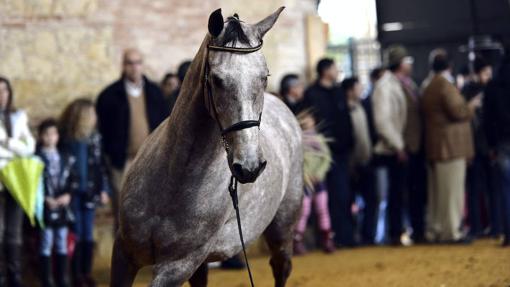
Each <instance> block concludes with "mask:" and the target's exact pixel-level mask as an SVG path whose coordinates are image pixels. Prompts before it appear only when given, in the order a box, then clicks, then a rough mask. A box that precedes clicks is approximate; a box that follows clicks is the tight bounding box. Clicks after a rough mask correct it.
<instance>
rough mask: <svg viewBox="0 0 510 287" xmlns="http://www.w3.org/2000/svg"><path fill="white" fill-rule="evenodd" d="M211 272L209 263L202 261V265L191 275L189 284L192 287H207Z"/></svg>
mask: <svg viewBox="0 0 510 287" xmlns="http://www.w3.org/2000/svg"><path fill="white" fill-rule="evenodd" d="M208 273H209V268H208V267H207V263H205V262H204V263H202V265H200V267H198V269H197V271H195V273H194V274H193V276H191V278H190V279H189V284H190V285H191V287H206V286H207V274H208Z"/></svg>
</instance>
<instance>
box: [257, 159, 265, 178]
mask: <svg viewBox="0 0 510 287" xmlns="http://www.w3.org/2000/svg"><path fill="white" fill-rule="evenodd" d="M266 165H267V161H263V162H262V163H261V164H260V166H259V168H258V169H257V176H259V175H260V174H261V173H262V172H263V171H264V169H265V168H266Z"/></svg>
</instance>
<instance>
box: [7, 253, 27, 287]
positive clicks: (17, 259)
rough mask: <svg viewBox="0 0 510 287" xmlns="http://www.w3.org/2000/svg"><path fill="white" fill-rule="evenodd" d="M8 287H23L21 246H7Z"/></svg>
mask: <svg viewBox="0 0 510 287" xmlns="http://www.w3.org/2000/svg"><path fill="white" fill-rule="evenodd" d="M6 255H7V283H8V284H7V286H9V287H21V286H23V284H22V279H21V246H20V245H15V244H8V245H7V254H6Z"/></svg>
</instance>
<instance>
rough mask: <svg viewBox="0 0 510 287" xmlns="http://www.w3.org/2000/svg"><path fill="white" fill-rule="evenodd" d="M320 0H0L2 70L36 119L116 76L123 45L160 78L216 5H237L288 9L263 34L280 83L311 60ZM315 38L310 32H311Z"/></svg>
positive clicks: (252, 11)
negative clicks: (312, 25) (312, 18)
mask: <svg viewBox="0 0 510 287" xmlns="http://www.w3.org/2000/svg"><path fill="white" fill-rule="evenodd" d="M315 2H316V1H315V0H275V1H272V0H261V1H251V0H208V1H204V0H186V1H183V0H2V1H0V39H1V40H0V74H2V75H5V76H7V77H8V78H10V79H11V80H12V82H13V85H14V88H15V94H16V99H15V104H16V106H18V107H21V108H24V109H26V110H27V111H28V112H29V114H30V116H31V118H32V123H36V122H37V121H38V120H39V119H41V118H42V117H45V116H49V115H56V114H58V113H59V112H60V111H61V109H62V108H63V107H64V106H65V105H66V104H67V103H68V102H69V101H70V100H72V99H73V98H76V97H81V96H87V97H91V98H93V97H95V96H96V95H97V93H98V92H99V91H100V90H101V89H102V88H103V87H104V86H105V85H106V84H108V83H109V82H111V81H113V80H114V79H116V78H117V77H118V76H119V73H120V71H119V68H120V55H121V52H122V50H123V49H124V48H126V47H137V48H139V49H141V50H142V52H143V53H144V54H145V63H146V70H147V74H148V75H149V76H150V77H151V78H152V79H154V80H158V81H159V79H160V78H161V76H162V75H163V74H164V73H165V72H167V71H173V70H175V69H176V68H177V66H178V64H179V63H180V62H181V61H183V60H184V59H190V58H192V57H193V56H194V54H195V52H196V50H197V49H198V46H199V44H200V43H201V41H202V39H203V37H204V35H205V34H206V32H207V20H208V16H209V14H210V12H211V11H213V10H214V9H216V8H218V7H222V8H223V11H224V15H229V14H232V13H233V12H238V13H239V15H240V16H241V19H243V20H245V21H247V22H256V21H258V20H260V19H262V18H263V17H265V16H267V15H268V14H269V13H271V12H272V11H274V10H275V9H276V8H277V7H279V6H281V5H285V6H286V7H287V9H286V10H285V11H284V14H282V16H281V17H280V20H279V22H278V23H277V24H276V26H275V27H274V29H273V30H272V31H270V32H269V33H268V35H267V36H266V39H265V47H264V50H263V51H264V53H265V55H266V57H267V60H268V65H269V68H270V71H271V74H272V75H273V76H272V77H271V82H270V89H275V88H276V87H277V83H278V81H279V80H280V77H281V75H282V74H283V73H285V72H298V73H304V72H305V70H306V68H307V58H308V57H307V50H306V41H309V40H310V37H307V36H306V25H305V19H306V17H307V15H315V14H316V11H315ZM310 36H311V37H312V39H313V37H314V36H313V35H310Z"/></svg>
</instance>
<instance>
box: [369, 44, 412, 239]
mask: <svg viewBox="0 0 510 287" xmlns="http://www.w3.org/2000/svg"><path fill="white" fill-rule="evenodd" d="M385 62H386V66H387V67H388V70H389V71H387V72H385V73H384V75H383V76H382V78H381V79H380V80H379V81H377V83H376V85H375V89H374V93H373V95H372V106H373V114H374V126H375V131H376V133H377V141H376V143H375V146H374V163H375V164H376V165H378V167H379V168H381V169H386V170H387V173H388V191H387V194H388V208H387V210H388V219H389V220H388V222H389V228H388V230H389V236H390V241H391V243H392V244H393V245H401V242H400V236H401V234H402V232H403V226H402V213H403V197H404V196H403V193H404V187H405V186H404V185H405V166H406V163H407V154H406V151H405V146H406V144H405V139H404V132H405V128H406V124H407V109H408V108H407V97H406V94H405V91H404V87H403V86H402V83H401V81H400V79H401V78H407V77H409V76H410V75H411V71H412V58H411V57H409V55H408V54H407V51H406V49H405V48H404V47H402V46H391V47H389V48H388V49H387V50H386V51H385Z"/></svg>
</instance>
